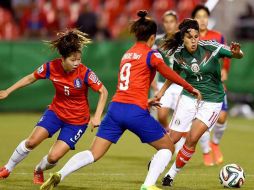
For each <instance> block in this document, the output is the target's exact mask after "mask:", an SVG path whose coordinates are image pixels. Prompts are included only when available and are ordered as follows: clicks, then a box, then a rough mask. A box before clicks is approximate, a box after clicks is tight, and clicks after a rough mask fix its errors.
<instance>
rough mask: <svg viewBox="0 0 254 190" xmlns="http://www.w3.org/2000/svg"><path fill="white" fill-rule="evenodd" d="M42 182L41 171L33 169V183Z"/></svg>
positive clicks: (39, 183)
mask: <svg viewBox="0 0 254 190" xmlns="http://www.w3.org/2000/svg"><path fill="white" fill-rule="evenodd" d="M43 183H44V176H43V171H35V170H34V184H38V185H42V184H43Z"/></svg>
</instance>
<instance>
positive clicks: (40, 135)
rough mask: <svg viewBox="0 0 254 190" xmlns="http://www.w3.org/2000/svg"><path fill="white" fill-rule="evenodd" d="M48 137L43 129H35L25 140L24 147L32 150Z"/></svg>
mask: <svg viewBox="0 0 254 190" xmlns="http://www.w3.org/2000/svg"><path fill="white" fill-rule="evenodd" d="M48 136H49V133H48V131H47V130H46V129H45V128H43V127H38V126H37V127H35V128H34V129H33V131H32V133H31V134H30V135H29V137H28V138H27V139H26V147H27V148H28V149H33V148H35V147H36V146H37V145H39V144H40V143H41V142H42V141H44V140H45V139H47V138H48Z"/></svg>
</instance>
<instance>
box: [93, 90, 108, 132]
mask: <svg viewBox="0 0 254 190" xmlns="http://www.w3.org/2000/svg"><path fill="white" fill-rule="evenodd" d="M98 93H99V94H100V95H99V96H100V97H99V101H98V104H97V108H96V111H95V114H94V116H93V117H92V118H91V120H90V125H91V131H93V129H94V128H95V127H98V126H99V125H100V123H101V115H102V112H103V110H104V107H105V104H106V102H107V98H108V91H107V89H106V88H105V86H104V85H102V87H101V88H100V89H99V91H98Z"/></svg>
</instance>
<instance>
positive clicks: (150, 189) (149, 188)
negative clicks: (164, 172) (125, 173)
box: [140, 184, 162, 190]
mask: <svg viewBox="0 0 254 190" xmlns="http://www.w3.org/2000/svg"><path fill="white" fill-rule="evenodd" d="M140 190H162V189H160V188H158V187H156V186H155V185H152V186H145V185H144V184H143V185H142V186H141V188H140Z"/></svg>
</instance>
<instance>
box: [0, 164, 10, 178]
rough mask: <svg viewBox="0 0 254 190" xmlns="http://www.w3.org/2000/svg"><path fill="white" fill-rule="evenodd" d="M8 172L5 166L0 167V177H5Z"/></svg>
mask: <svg viewBox="0 0 254 190" xmlns="http://www.w3.org/2000/svg"><path fill="white" fill-rule="evenodd" d="M10 173H11V172H9V171H8V170H7V169H6V168H5V167H2V168H0V179H5V178H7V177H8V176H9V175H10Z"/></svg>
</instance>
